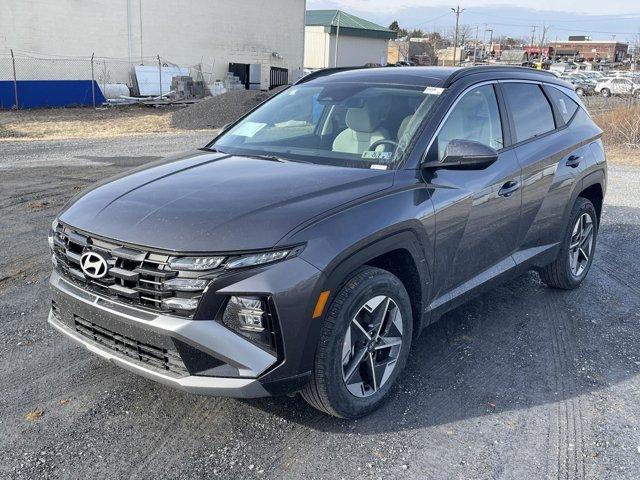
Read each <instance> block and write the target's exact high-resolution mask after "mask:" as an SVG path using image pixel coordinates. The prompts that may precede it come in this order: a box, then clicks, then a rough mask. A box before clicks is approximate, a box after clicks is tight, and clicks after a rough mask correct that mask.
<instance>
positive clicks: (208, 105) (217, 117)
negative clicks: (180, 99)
mask: <svg viewBox="0 0 640 480" xmlns="http://www.w3.org/2000/svg"><path fill="white" fill-rule="evenodd" d="M277 91H279V89H276V90H272V91H270V92H261V91H253V90H238V91H231V92H227V93H223V94H222V95H218V96H216V97H210V98H205V99H204V100H202V101H200V102H198V103H194V104H193V105H191V106H189V107H186V108H183V109H181V110H177V111H175V112H173V114H172V115H171V125H172V126H173V127H175V128H181V129H186V130H197V129H205V128H220V127H224V126H225V125H226V124H227V123H230V122H234V121H236V120H237V119H238V118H240V117H241V116H242V115H244V114H245V113H247V112H248V111H249V110H251V109H252V108H253V107H255V106H256V105H258V104H259V103H261V102H264V101H265V100H266V99H267V98H269V97H270V96H271V95H272V94H273V93H275V92H277Z"/></svg>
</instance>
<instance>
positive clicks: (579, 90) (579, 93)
mask: <svg viewBox="0 0 640 480" xmlns="http://www.w3.org/2000/svg"><path fill="white" fill-rule="evenodd" d="M576 95H578V96H580V97H584V88H582V87H578V88H576Z"/></svg>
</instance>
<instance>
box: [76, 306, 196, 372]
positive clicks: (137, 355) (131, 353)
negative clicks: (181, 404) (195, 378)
mask: <svg viewBox="0 0 640 480" xmlns="http://www.w3.org/2000/svg"><path fill="white" fill-rule="evenodd" d="M73 321H74V327H75V329H76V331H77V332H78V333H80V334H81V335H83V336H84V337H86V338H88V339H90V340H93V341H94V342H96V343H98V344H100V345H103V346H105V347H107V348H109V349H110V350H113V351H115V352H118V353H120V354H121V355H124V356H126V357H129V358H131V359H133V360H135V361H137V362H138V363H141V364H144V366H145V367H153V368H155V369H157V370H162V371H164V372H165V373H166V372H171V373H173V374H175V375H176V376H181V377H184V376H187V375H188V374H189V372H188V370H187V368H186V367H185V364H184V362H183V361H182V359H181V358H180V355H179V354H178V352H177V351H176V350H173V349H167V348H162V347H157V346H154V345H151V344H148V343H143V342H140V341H138V340H134V339H133V338H129V337H127V336H124V335H120V334H118V333H115V332H112V331H111V330H107V329H106V328H102V327H100V326H98V325H96V324H94V323H91V322H89V321H88V320H85V319H83V318H81V317H78V316H77V315H74V318H73Z"/></svg>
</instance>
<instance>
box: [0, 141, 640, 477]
mask: <svg viewBox="0 0 640 480" xmlns="http://www.w3.org/2000/svg"><path fill="white" fill-rule="evenodd" d="M208 136H209V135H207V134H203V133H199V132H194V133H192V134H187V135H185V134H179V135H173V134H171V135H167V134H165V135H163V136H159V135H149V136H145V137H140V138H137V137H127V138H121V139H117V140H111V141H104V140H103V141H59V142H24V143H22V142H12V143H7V144H4V145H2V147H1V148H2V155H1V156H0V177H1V178H2V182H1V185H0V209H1V214H0V228H1V230H0V231H2V234H0V332H1V335H0V379H2V380H1V386H2V388H1V392H2V395H0V431H2V432H3V433H2V434H1V435H0V452H2V455H1V458H2V461H0V478H196V477H198V478H199V477H205V476H206V477H212V478H243V479H245V478H247V479H248V478H274V479H276V478H277V479H282V478H291V479H294V478H302V477H304V478H336V479H338V478H347V477H349V478H474V479H478V478H492V479H493V478H502V479H529V478H553V479H560V478H562V479H574V478H580V479H581V478H588V479H616V480H617V479H637V478H638V476H639V474H638V472H640V431H639V430H638V428H639V425H638V419H639V418H640V402H639V401H638V400H639V396H640V393H639V392H640V286H639V284H638V281H637V279H638V278H639V277H638V276H639V275H640V264H639V262H638V260H637V258H638V256H637V252H638V250H639V249H640V169H639V168H634V167H621V166H611V168H610V187H609V192H608V195H607V199H606V206H605V208H604V216H603V223H602V230H601V232H600V237H599V244H598V247H597V255H596V259H595V263H594V265H593V268H592V270H591V272H590V274H589V277H588V278H587V280H586V281H585V283H584V284H583V286H582V287H581V288H580V289H578V290H576V291H572V292H560V291H553V290H550V289H548V288H545V287H544V286H543V285H542V284H541V283H540V281H539V280H538V278H537V276H536V275H535V274H533V273H530V274H526V275H524V276H523V277H521V278H519V279H517V280H515V281H512V282H510V283H508V284H506V285H504V286H503V287H500V288H498V289H496V290H494V291H493V292H491V293H488V294H486V295H484V296H482V297H480V298H478V299H476V300H474V301H472V302H470V303H468V304H467V305H465V306H463V307H461V308H458V309H456V310H455V311H452V312H450V313H449V314H447V315H446V316H445V317H444V318H443V319H442V320H441V321H439V322H437V323H436V324H434V325H432V326H430V327H429V328H427V329H426V330H425V331H424V332H423V334H422V336H421V337H420V338H419V339H418V341H417V344H416V345H415V347H414V351H413V352H412V355H411V357H410V360H409V363H408V366H407V371H406V373H405V374H404V375H403V377H402V378H401V381H400V384H399V386H398V387H397V388H396V389H395V391H394V393H393V395H392V397H391V399H390V401H389V402H388V403H387V404H386V406H384V407H383V408H382V409H381V410H380V411H378V412H376V413H374V414H373V415H371V416H369V417H367V418H365V419H362V420H359V421H354V422H348V421H341V420H337V419H333V418H330V417H327V416H325V415H322V414H320V413H319V412H317V411H315V410H313V409H312V408H310V407H308V406H307V405H306V404H305V403H304V402H303V401H302V400H301V399H300V398H299V397H293V398H290V397H283V398H269V399H260V400H252V401H238V400H233V399H224V398H211V397H201V396H195V395H190V394H187V393H183V392H179V391H176V390H173V389H171V388H169V387H165V386H162V385H159V384H156V383H153V382H151V381H148V380H145V379H143V378H140V377H137V376H135V375H133V374H130V373H128V372H126V371H124V370H121V369H118V368H117V367H115V366H113V365H111V364H109V363H105V362H103V361H101V360H99V359H97V358H96V357H94V356H93V355H91V354H90V353H88V352H87V351H86V350H84V349H83V348H80V347H78V346H76V345H74V344H72V343H71V342H70V341H69V340H67V339H66V338H63V337H62V336H61V335H60V334H58V333H56V332H54V331H53V330H52V329H51V328H50V327H48V326H47V324H46V315H47V311H48V301H49V293H48V288H47V276H48V273H49V271H50V268H51V265H50V261H49V258H48V254H47V246H46V232H47V229H48V226H49V224H50V222H51V219H52V218H53V216H54V214H55V212H56V211H58V210H59V209H60V207H61V206H62V204H63V203H64V202H65V201H66V200H67V199H68V198H69V197H70V196H72V195H73V194H74V193H75V192H76V191H77V190H79V189H80V188H82V187H84V186H87V185H89V184H90V183H92V182H94V181H96V180H98V179H101V178H103V177H105V176H107V175H111V174H114V173H117V172H119V171H122V170H123V169H124V168H127V167H131V166H134V165H137V164H140V163H144V162H146V161H149V160H152V159H154V158H156V157H158V156H160V155H164V154H168V153H171V152H173V151H177V150H185V149H188V148H192V147H194V146H200V145H202V144H204V143H205V141H206V140H207V138H208Z"/></svg>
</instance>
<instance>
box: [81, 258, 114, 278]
mask: <svg viewBox="0 0 640 480" xmlns="http://www.w3.org/2000/svg"><path fill="white" fill-rule="evenodd" d="M80 267H81V268H82V271H83V272H84V274H85V275H86V276H87V277H91V278H102V277H104V276H105V275H106V274H107V271H108V270H109V266H108V265H107V261H106V260H105V259H104V257H102V256H101V255H98V254H97V253H95V252H85V253H83V254H82V256H81V257H80Z"/></svg>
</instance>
